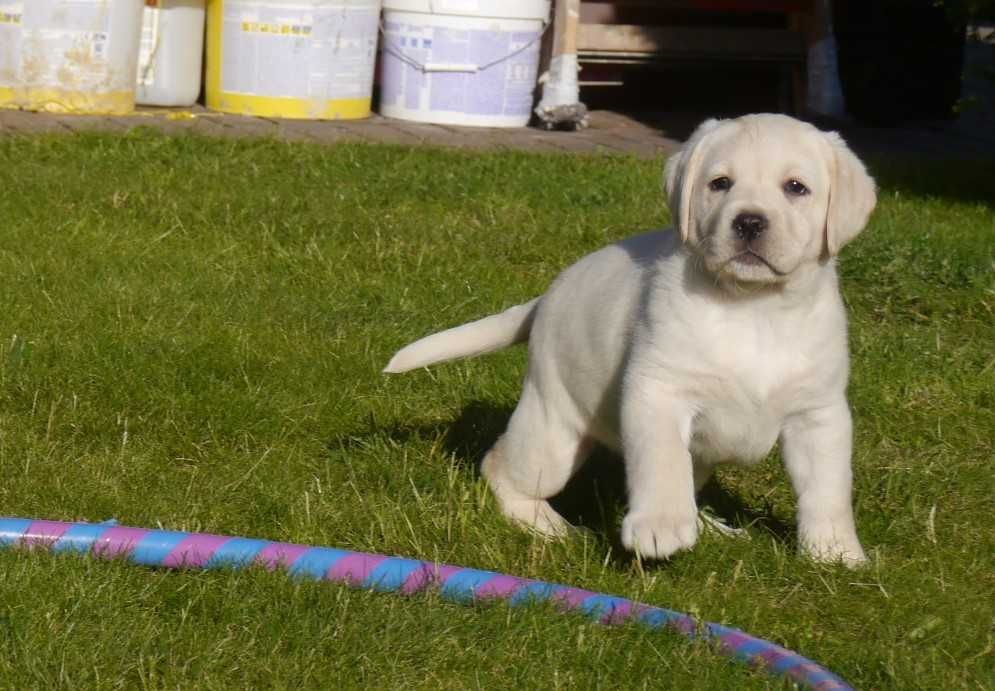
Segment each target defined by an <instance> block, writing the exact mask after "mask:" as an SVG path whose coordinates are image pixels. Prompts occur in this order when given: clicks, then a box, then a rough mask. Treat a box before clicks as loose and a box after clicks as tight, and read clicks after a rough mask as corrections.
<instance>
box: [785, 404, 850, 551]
mask: <svg viewBox="0 0 995 691" xmlns="http://www.w3.org/2000/svg"><path fill="white" fill-rule="evenodd" d="M852 435H853V424H852V422H851V419H850V409H849V407H848V406H847V404H846V400H844V399H840V400H839V401H836V402H835V403H833V404H831V405H829V406H826V407H824V408H817V409H814V410H810V411H806V412H804V413H801V414H798V415H794V416H792V417H790V418H789V419H788V420H787V422H786V423H785V426H784V429H783V430H782V431H781V450H782V453H783V456H784V465H785V468H786V469H787V471H788V475H790V476H791V483H792V485H793V486H794V489H795V494H796V495H797V497H798V542H799V545H800V547H801V549H802V551H803V552H804V553H805V554H807V555H808V556H809V557H811V558H812V559H815V560H817V561H842V562H843V563H844V564H846V565H847V566H850V567H854V566H857V565H858V564H862V563H863V562H865V561H867V558H866V557H865V556H864V550H863V548H862V547H861V546H860V540H859V539H858V538H857V528H856V526H855V525H854V522H853V506H852V503H851V502H852V496H851V495H852V484H853V476H852V471H851V468H850V455H851V452H852V447H853V439H852Z"/></svg>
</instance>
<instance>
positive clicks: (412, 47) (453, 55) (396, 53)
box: [380, 22, 539, 117]
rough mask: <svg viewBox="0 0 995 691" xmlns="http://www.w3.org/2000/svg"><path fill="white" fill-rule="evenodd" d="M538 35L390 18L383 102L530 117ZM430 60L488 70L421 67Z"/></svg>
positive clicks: (474, 112)
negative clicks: (413, 22)
mask: <svg viewBox="0 0 995 691" xmlns="http://www.w3.org/2000/svg"><path fill="white" fill-rule="evenodd" d="M538 33H539V32H538V31H488V30H482V29H452V28H445V27H438V26H435V27H432V26H413V25H410V24H402V23H400V22H387V23H386V25H385V31H384V39H385V44H386V48H385V50H384V52H383V70H384V78H383V85H382V90H381V94H380V97H381V102H382V103H384V104H385V105H388V106H398V107H402V108H407V109H409V110H433V111H451V112H457V113H467V114H470V115H485V116H486V115H512V116H523V117H528V114H529V113H530V112H531V109H532V92H533V90H534V88H535V79H536V63H537V60H538V53H539V42H538V41H536V40H535V39H536V36H537V35H538ZM523 49H524V50H523ZM518 51H520V52H518ZM401 56H403V57H401ZM495 61H496V62H495ZM412 63H413V64H412ZM426 63H429V64H445V65H475V66H480V67H484V69H481V70H479V71H476V72H448V71H447V72H426V71H423V70H422V69H420V66H422V65H425V64H426ZM491 63H494V64H491Z"/></svg>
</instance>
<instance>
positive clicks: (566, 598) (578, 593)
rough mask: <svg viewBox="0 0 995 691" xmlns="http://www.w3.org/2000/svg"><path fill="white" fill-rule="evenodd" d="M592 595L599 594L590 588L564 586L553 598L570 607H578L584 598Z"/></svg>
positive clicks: (554, 600)
mask: <svg viewBox="0 0 995 691" xmlns="http://www.w3.org/2000/svg"><path fill="white" fill-rule="evenodd" d="M592 595H597V593H592V592H591V591H590V590H581V589H580V588H564V589H563V590H560V591H559V592H557V593H556V594H555V595H553V598H552V599H553V602H557V603H560V604H563V605H566V606H567V608H568V609H577V608H578V607H580V606H581V604H582V603H583V602H584V600H586V599H587V598H589V597H591V596H592Z"/></svg>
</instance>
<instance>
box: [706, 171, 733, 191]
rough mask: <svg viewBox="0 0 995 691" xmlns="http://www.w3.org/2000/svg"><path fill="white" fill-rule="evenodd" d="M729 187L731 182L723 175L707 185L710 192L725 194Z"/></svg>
mask: <svg viewBox="0 0 995 691" xmlns="http://www.w3.org/2000/svg"><path fill="white" fill-rule="evenodd" d="M730 187H732V180H730V179H729V178H727V177H726V176H725V175H723V176H722V177H718V178H715V179H714V180H712V181H711V182H710V183H708V189H710V190H712V192H725V191H726V190H727V189H729V188H730Z"/></svg>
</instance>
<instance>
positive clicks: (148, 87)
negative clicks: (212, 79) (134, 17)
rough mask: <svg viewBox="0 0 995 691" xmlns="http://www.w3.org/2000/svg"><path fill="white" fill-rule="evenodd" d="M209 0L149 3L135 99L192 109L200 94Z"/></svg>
mask: <svg viewBox="0 0 995 691" xmlns="http://www.w3.org/2000/svg"><path fill="white" fill-rule="evenodd" d="M204 1H205V0H145V12H144V14H143V17H142V41H141V49H140V51H139V54H138V82H137V85H136V91H135V100H136V101H137V102H138V103H141V104H143V105H148V106H192V105H193V104H194V103H195V102H196V101H197V97H198V96H199V95H200V77H201V67H202V62H203V61H202V57H203V54H204Z"/></svg>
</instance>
